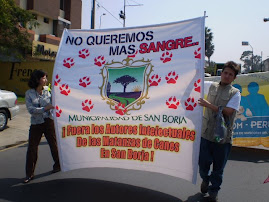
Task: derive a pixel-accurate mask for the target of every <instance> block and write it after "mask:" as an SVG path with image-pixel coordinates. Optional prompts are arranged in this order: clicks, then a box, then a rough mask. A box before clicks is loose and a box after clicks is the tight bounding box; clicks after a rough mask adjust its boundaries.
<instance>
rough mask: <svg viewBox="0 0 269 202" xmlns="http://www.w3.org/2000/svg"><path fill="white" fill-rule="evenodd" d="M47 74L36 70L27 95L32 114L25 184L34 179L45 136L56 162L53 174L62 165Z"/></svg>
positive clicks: (28, 106)
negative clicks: (39, 148)
mask: <svg viewBox="0 0 269 202" xmlns="http://www.w3.org/2000/svg"><path fill="white" fill-rule="evenodd" d="M46 84H47V74H46V73H45V72H44V71H42V70H35V71H34V72H33V73H32V74H31V77H30V80H29V82H28V86H29V87H30V89H29V90H28V91H26V93H25V100H26V107H27V110H28V112H29V113H30V114H31V126H30V129H29V140H28V142H29V143H28V150H27V155H26V178H25V180H24V183H28V182H30V181H31V180H32V179H33V178H34V171H35V166H36V162H37V156H38V145H39V143H40V140H41V137H42V135H43V134H44V135H45V137H46V139H47V141H48V144H49V146H50V150H51V154H52V157H53V160H54V165H53V171H52V172H53V173H55V172H59V171H60V170H61V169H60V163H59V156H58V148H57V143H56V136H55V129H54V123H53V118H52V114H51V109H54V107H53V106H52V105H51V94H50V92H49V90H48V88H47V87H46Z"/></svg>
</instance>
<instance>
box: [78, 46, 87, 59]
mask: <svg viewBox="0 0 269 202" xmlns="http://www.w3.org/2000/svg"><path fill="white" fill-rule="evenodd" d="M78 53H79V55H78V56H79V57H81V58H83V59H85V58H86V57H88V56H89V55H90V52H89V50H88V49H86V48H84V49H82V50H80V51H79V52H78Z"/></svg>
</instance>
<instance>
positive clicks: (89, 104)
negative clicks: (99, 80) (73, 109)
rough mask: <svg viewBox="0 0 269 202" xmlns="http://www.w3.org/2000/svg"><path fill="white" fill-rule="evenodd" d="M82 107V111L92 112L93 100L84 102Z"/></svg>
mask: <svg viewBox="0 0 269 202" xmlns="http://www.w3.org/2000/svg"><path fill="white" fill-rule="evenodd" d="M81 105H82V109H83V110H84V111H86V112H90V111H91V109H92V108H93V104H92V100H84V101H83V102H82V104H81Z"/></svg>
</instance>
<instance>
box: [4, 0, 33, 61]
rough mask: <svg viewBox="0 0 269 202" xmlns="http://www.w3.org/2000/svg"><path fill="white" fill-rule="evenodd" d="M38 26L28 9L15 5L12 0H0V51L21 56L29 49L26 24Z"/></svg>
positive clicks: (19, 57)
mask: <svg viewBox="0 0 269 202" xmlns="http://www.w3.org/2000/svg"><path fill="white" fill-rule="evenodd" d="M26 25H27V26H29V27H30V28H32V27H36V26H38V22H37V21H36V20H35V17H34V16H33V14H32V13H30V12H29V11H26V10H23V9H21V8H20V7H18V6H16V4H15V2H14V0H0V53H1V54H2V55H13V56H15V57H16V58H18V59H22V58H23V54H24V53H25V51H28V50H30V49H31V44H30V41H29V34H28V33H27V29H26V28H27V26H26Z"/></svg>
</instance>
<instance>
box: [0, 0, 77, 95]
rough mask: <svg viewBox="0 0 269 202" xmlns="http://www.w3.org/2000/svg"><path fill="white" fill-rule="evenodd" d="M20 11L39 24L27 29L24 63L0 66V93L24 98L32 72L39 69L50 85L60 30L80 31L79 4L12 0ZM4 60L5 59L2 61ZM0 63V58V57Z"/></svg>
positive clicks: (67, 0) (71, 0)
mask: <svg viewBox="0 0 269 202" xmlns="http://www.w3.org/2000/svg"><path fill="white" fill-rule="evenodd" d="M14 1H15V3H16V4H17V5H18V6H19V7H20V8H22V9H25V10H28V11H30V12H31V13H33V14H34V16H35V18H36V20H37V21H38V23H39V24H40V25H39V26H38V27H37V28H34V27H33V28H29V27H28V28H29V29H28V33H29V34H30V41H31V43H32V51H31V53H29V54H27V55H26V61H23V62H20V61H18V60H16V59H13V58H12V57H10V58H11V59H8V60H2V61H6V62H0V89H5V90H11V91H14V92H15V93H16V94H17V95H19V96H24V93H25V91H26V90H27V89H28V86H27V83H28V80H29V78H30V74H31V73H32V72H33V71H34V70H35V69H43V70H44V71H46V72H47V73H48V76H49V77H48V79H49V82H52V73H53V67H54V60H55V58H56V55H57V51H58V46H59V43H60V40H61V36H62V32H63V30H64V28H67V29H80V28H81V10H82V1H81V0H14ZM2 58H7V57H2ZM0 59H1V55H0Z"/></svg>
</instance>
